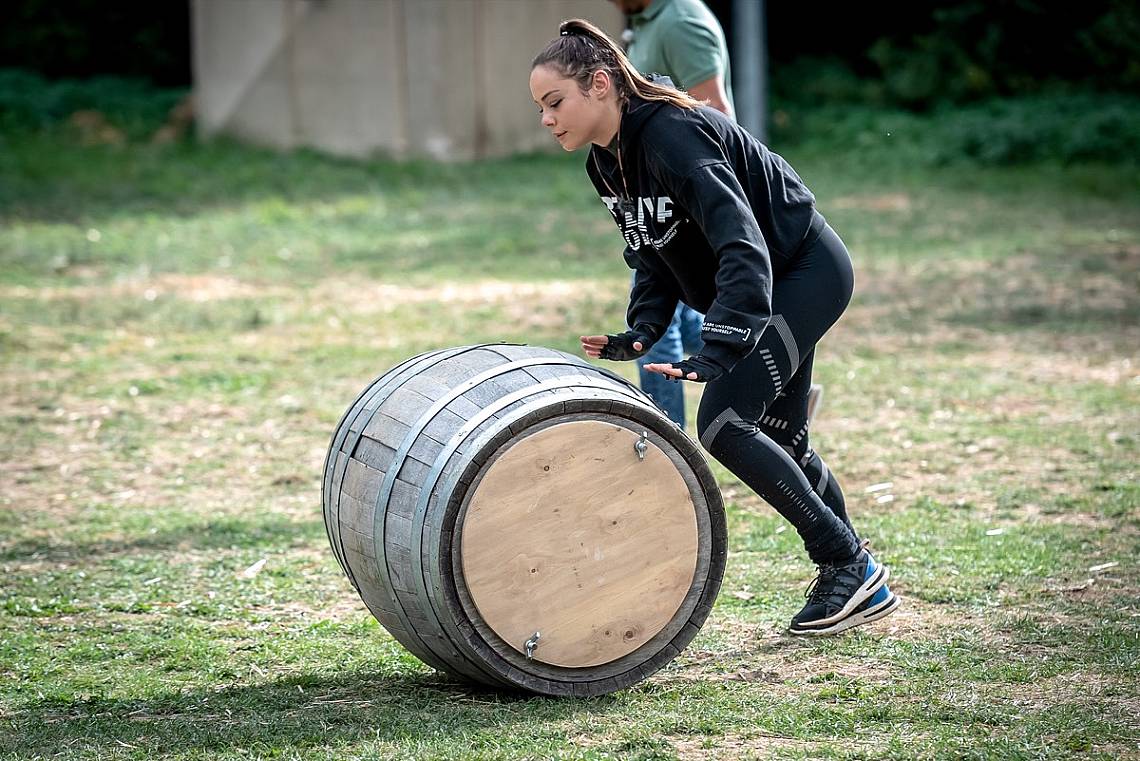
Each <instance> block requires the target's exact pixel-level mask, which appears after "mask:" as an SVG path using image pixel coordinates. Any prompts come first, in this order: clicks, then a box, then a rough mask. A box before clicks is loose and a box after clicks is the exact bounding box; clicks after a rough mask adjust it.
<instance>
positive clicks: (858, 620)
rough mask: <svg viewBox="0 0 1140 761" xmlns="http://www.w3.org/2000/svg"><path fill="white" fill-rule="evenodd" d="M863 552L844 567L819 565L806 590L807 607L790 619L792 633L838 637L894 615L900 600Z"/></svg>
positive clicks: (882, 569)
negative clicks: (842, 633)
mask: <svg viewBox="0 0 1140 761" xmlns="http://www.w3.org/2000/svg"><path fill="white" fill-rule="evenodd" d="M890 575H891V574H890V571H889V570H887V567H886V566H883V565H879V564H878V563H877V562H875V558H874V557H873V556H872V555H871V553H870V552H868V551H867V550H866V549H862V550H860V552H859V554H858V555H857V556H856V558H855V560H853V561H852V562H850V563H847V564H845V565H825V566H820V568H819V575H818V576H816V577H815V581H813V582H812V585H811V586H810V587H808V590H807V592H806V594H805V595H804V596H805V597H807V604H806V605H805V606H804V607H803V610H801V611H800V612H799V613H797V614H796V616H795V617H794V618H793V619H792V625H791V626H790V627H789V629H790V630H791V632H792V634H837V633H839V632H841V631H844V630H845V629H850V628H851V627H853V626H859V625H860V624H866V623H870V622H871V621H875V620H878V619H880V618H882V617H883V616H886V615H888V614H890V613H891V612H893V611H894V610H895V608H897V607H898V606H899V599H898V597H896V596H895V595H893V594H891V591H890V590H889V589H887V587H886V582H887V578H888V577H889V576H890Z"/></svg>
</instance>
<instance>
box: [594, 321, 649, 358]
mask: <svg viewBox="0 0 1140 761" xmlns="http://www.w3.org/2000/svg"><path fill="white" fill-rule="evenodd" d="M606 338H607V339H608V341H607V342H606V345H605V346H603V347H602V353H601V357H602V359H612V360H614V361H615V362H625V361H627V360H630V359H637V358H638V357H643V356H645V352H647V351H649V347H651V346H653V339H652V338H650V337H649V334H648V333H646V332H644V331H641V330H636V329H635V330H627V331H625V332H624V333H611V334H609V335H607V336H606ZM637 341H640V342H641V349H635V348H633V344H634V343H635V342H637Z"/></svg>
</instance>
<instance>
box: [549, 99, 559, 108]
mask: <svg viewBox="0 0 1140 761" xmlns="http://www.w3.org/2000/svg"><path fill="white" fill-rule="evenodd" d="M561 103H562V101H560V100H556V101H554V102H553V103H551V104H550V107H551V108H558V106H559V104H561Z"/></svg>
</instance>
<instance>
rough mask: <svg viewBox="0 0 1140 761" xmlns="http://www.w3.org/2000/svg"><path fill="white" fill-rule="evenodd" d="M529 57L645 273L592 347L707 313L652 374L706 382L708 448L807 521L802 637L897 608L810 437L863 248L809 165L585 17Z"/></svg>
mask: <svg viewBox="0 0 1140 761" xmlns="http://www.w3.org/2000/svg"><path fill="white" fill-rule="evenodd" d="M559 31H560V34H559V36H558V37H557V38H555V39H554V40H553V41H551V42H550V44H549V45H547V47H546V48H545V49H544V50H543V51H542V52H541V53H539V54H538V56H537V57H535V59H534V61H533V63H532V64H531V74H530V90H531V96H532V97H533V98H534V101H535V102H536V103H537V104H538V106H539V110H540V112H541V116H542V124H543V126H544V127H546V128H547V129H549V130H550V131H551V133H552V134H553V135H554V138H555V139H556V140H557V141H558V142H559V143H560V144H561V145H562V147H563V148H564V149H566V150H567V151H572V150H576V149H578V148H581V147H584V146H590V154H589V156H588V158H587V161H586V170H587V174H588V175H589V176H590V179H591V180H592V181H593V183H594V187H595V188H596V189H597V191H598V194H599V195H600V196H601V199H602V201H603V202H604V203H605V205H606V206H607V208H609V210H610V212H611V213H612V214H613V216H614V220H615V221H616V222H617V224H618V227H619V228H620V229H621V231H622V235H623V237H624V238H625V242H626V248H625V260H626V263H627V264H629V266H630V268H631V269H633V270H634V286H633V290H632V293H631V295H630V304H629V310H628V313H627V318H628V324H629V325H631V326H633V327H632V329H631V330H628V331H625V332H624V333H616V334H611V335H605V336H583V337H582V339H581V340H582V349H583V350H584V351H585V353H586V354H587V355H588V356H590V357H594V358H601V359H610V360H632V359H636V358H637V357H639V356H642V355H643V354H644V353H645V352H646V351H647V350H648V349H649V347H650V346H652V345H653V342H654V341H655V340H657V339H658V338H659V337H660V335H661V333H662V331H663V330H664V329H665V327H666V326H667V325H668V324H669V320H670V318H671V317H672V315H673V311H674V308H675V307H676V305H677V302H678V301H682V302H684V303H686V304H688V305H689V306H691V307H692V308H693V309H696V310H697V311H699V312H704V313H705V315H706V317H705V322H704V324H703V326H702V329H701V338H702V340H703V341H704V346H703V348H702V349H701V351H700V353H698V354H696V355H694V356H692V357H690V358H689V359H686V360H684V361H683V362H679V363H676V364H651V365H647V366H646V369H647V370H650V371H652V372H656V373H660V374H662V375H664V376H666V377H668V378H671V379H684V380H688V381H694V382H700V383H706V384H708V385H707V387H706V389H705V393H704V396H703V399H702V401H701V406H700V410H699V412H698V415H697V431H698V433H699V435H700V439H701V443H702V444H703V445H704V447H705V449H707V450H708V452H709V453H710V454H711V455H713V456H714V457H716V458H717V459H718V460H719V461H720V462H722V463H723V464H724V465H725V466H726V467H727V468H728V469H729V470H731V471H732V472H733V473H735V474H736V475H737V476H738V477H739V478H740V479H741V480H742V481H744V482H745V483H746V484H748V486H749V487H751V488H752V489H754V490H755V491H756V492H757V493H758V494H759V495H760V496H761V497H763V498H764V499H765V500H766V501H768V502H769V503H770V504H772V505H773V506H774V507H775V508H776V510H777V511H779V513H780V514H781V515H782V516H783V517H784V518H786V519H787V520H788V521H789V522H791V524H792V525H793V526H794V527H795V528H796V530H797V531H798V532H799V534H800V537H801V538H802V539H803V541H804V545H805V547H806V549H807V552H808V555H809V556H810V557H811V559H812V561H813V562H815V563H816V564H817V565H818V566H819V575H818V576H817V577H816V579H815V581H814V582H813V583H812V585H811V586H810V587H809V588H808V592H807V594H806V597H807V604H806V605H805V606H804V607H803V609H802V610H801V611H800V612H799V613H797V614H796V615H795V616H794V617H793V618H792V623H791V627H790V629H791V631H792V632H793V633H794V634H832V633H836V632H840V631H843V630H845V629H848V628H850V627H852V626H858V625H860V624H865V623H869V622H870V621H874V620H876V619H879V618H882V617H883V616H885V615H887V614H888V613H890V612H891V611H893V610H894V609H895V608H896V607H898V605H899V600H898V598H897V597H896V596H895V595H893V594H891V592H890V590H889V589H888V588H887V586H886V580H887V577H888V575H889V574H888V571H887V569H886V567H884V566H882V565H880V564H879V563H877V562H876V561H875V559H874V558H873V557H872V556H871V553H870V552H869V551H868V550H867V548H866V545H865V543H861V542H860V541H859V539H858V537H857V536H856V535H855V531H854V529H853V528H852V526H851V522H850V520H849V519H848V517H847V510H846V506H845V504H844V500H843V492H842V491H841V490H840V488H839V484H838V483H837V482H836V480H835V478H834V476H832V475H831V474H830V472H829V471H828V469H827V466H826V465H825V464H824V462H823V460H822V459H820V457H819V455H818V454H816V453H815V452H814V451H813V450H812V449H811V447H810V445H809V444H808V424H807V396H808V389H809V388H810V386H811V370H812V362H813V359H814V356H815V354H814V350H815V345H816V343H818V341H819V340H820V338H822V336H823V334H824V333H825V332H826V331H827V329H828V328H830V327H831V325H832V324H834V323H835V321H836V320H837V319H838V318H839V315H840V314H841V313H842V312H843V310H844V309H845V308H846V306H847V303H848V301H849V300H850V298H851V290H852V282H853V281H852V272H851V260H850V257H849V256H848V253H847V249H846V248H845V247H844V245H843V242H842V241H841V240H840V239H839V237H838V236H837V235H836V234H835V232H834V231H833V230H832V229H831V228H830V227H829V226H828V225H827V223H826V222H825V221H824V219H823V217H822V216H821V215H820V214H819V213H818V212H817V211H816V210H815V198H814V196H812V194H811V192H810V191H809V190H808V189H807V188H806V187H805V186H804V184H803V182H802V181H801V180H800V178H799V176H798V175H797V174H796V173H795V171H794V170H793V169H792V168H791V167H790V166H789V165H788V164H787V162H785V161H784V160H783V159H782V158H780V157H779V156H777V155H776V154H774V153H772V152H770V151H769V150H768V149H767V148H766V147H765V146H763V145H762V144H761V143H760V142H758V141H757V140H756V139H755V138H753V137H752V136H751V135H749V134H748V133H747V132H746V131H744V130H743V129H742V128H740V127H739V126H737V125H736V124H735V123H734V122H733V121H732V120H731V119H729V118H728V117H726V116H724V115H723V114H721V113H720V112H718V111H716V110H714V109H712V108H708V107H705V106H702V105H701V104H700V103H698V102H697V101H695V100H693V99H692V98H690V97H689V96H688V95H686V94H684V93H682V92H679V91H677V90H675V89H673V88H672V87H669V86H667V85H666V84H664V83H661V82H657V81H649V80H648V79H646V78H645V77H643V76H641V75H640V74H638V73H637V71H636V70H635V69H634V68H633V67H632V66H631V65H630V63H629V61H628V60H627V59H626V58H625V56H624V54H623V53H622V52H621V50H620V49H619V48H618V47H617V46H616V45H615V44H614V43H613V42H612V41H611V40H610V39H609V38H608V37H607V36H606V35H605V34H604V33H603V32H602V31H601V30H600V29H598V28H597V27H595V26H594V25H592V24H590V23H589V22H587V21H582V20H579V19H575V20H571V21H565V22H563V23H562V25H561V27H560V29H559Z"/></svg>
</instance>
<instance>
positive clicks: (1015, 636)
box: [0, 129, 1140, 759]
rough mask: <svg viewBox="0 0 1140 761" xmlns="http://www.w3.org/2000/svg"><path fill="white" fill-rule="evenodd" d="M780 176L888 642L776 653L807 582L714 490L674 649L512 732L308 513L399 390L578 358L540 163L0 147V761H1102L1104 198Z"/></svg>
mask: <svg viewBox="0 0 1140 761" xmlns="http://www.w3.org/2000/svg"><path fill="white" fill-rule="evenodd" d="M818 148H819V146H818V145H816V146H814V147H813V144H811V143H804V144H803V145H801V146H798V147H794V148H792V149H790V150H789V151H787V155H788V157H789V158H790V159H791V160H792V162H793V164H794V165H795V166H796V167H797V169H798V170H799V171H800V172H801V174H802V175H803V176H804V177H805V178H806V179H807V181H808V182H809V184H810V185H811V186H812V187H813V189H814V190H815V191H816V193H817V195H818V197H819V204H820V208H821V210H822V211H823V212H824V213H825V214H826V215H827V216H828V218H829V219H830V220H831V221H832V223H833V225H834V226H835V227H836V228H837V229H838V230H839V231H840V233H841V234H842V235H843V236H844V239H845V240H846V241H847V242H848V244H849V245H850V248H851V250H852V252H853V254H854V256H855V259H856V266H857V278H858V285H857V294H856V298H855V301H854V302H853V305H852V307H851V309H850V310H849V312H848V314H847V315H846V316H845V317H844V319H843V321H842V322H841V323H840V324H839V325H838V326H837V327H836V328H835V329H834V331H833V332H832V333H831V334H830V335H829V336H828V337H827V338H826V340H825V341H824V344H823V347H822V349H821V351H820V356H819V359H818V360H817V362H816V367H817V374H818V376H819V379H820V380H821V382H823V383H824V385H825V387H826V400H825V406H824V408H823V413H822V416H821V419H820V420H819V421H818V425H817V429H818V430H817V431H816V432H815V433H814V442H815V445H816V448H817V449H819V450H820V451H821V453H822V454H823V455H824V456H825V457H826V458H827V459H828V462H829V464H830V465H831V468H832V470H833V471H835V472H836V473H837V474H839V476H840V478H841V479H842V480H843V483H844V486H845V489H846V491H847V498H848V504H849V507H850V509H851V512H852V514H853V516H854V519H855V521H856V524H857V526H858V527H859V528H860V530H861V532H862V533H863V534H864V535H866V536H867V537H870V538H871V539H872V540H873V542H874V546H875V548H876V550H877V551H878V552H879V554H880V555H881V557H882V558H883V559H884V560H886V562H888V563H889V564H890V565H891V567H892V569H893V573H894V576H893V580H892V589H894V590H895V591H897V592H899V593H900V594H902V595H903V597H904V598H905V603H904V607H903V608H902V609H900V610H899V612H897V613H896V614H895V615H894V616H892V617H891V618H889V619H886V620H885V621H883V622H881V623H879V624H876V625H873V626H870V627H866V628H865V629H862V630H859V631H856V632H852V633H850V634H848V635H845V636H842V637H838V638H834V639H828V640H824V641H801V640H799V639H793V638H791V637H789V636H788V635H786V634H785V633H784V626H785V625H786V623H787V621H788V619H789V618H790V616H791V615H792V614H793V613H794V612H795V611H796V610H797V609H798V606H799V604H800V601H801V599H802V598H801V595H802V591H803V589H804V588H805V586H806V585H807V583H808V581H809V580H810V578H811V575H812V569H811V568H810V566H809V564H808V563H807V561H806V559H805V557H804V554H803V551H802V547H801V546H800V543H799V541H798V539H797V538H796V536H795V533H794V531H792V530H790V529H787V528H785V526H784V525H783V522H782V520H781V519H779V518H778V517H777V516H776V515H775V514H774V512H773V511H772V510H771V509H770V508H768V507H767V506H766V505H764V504H763V503H762V502H761V501H760V500H759V499H758V498H756V497H755V496H754V495H752V494H750V493H749V492H748V491H747V490H746V489H745V488H744V487H742V486H741V485H740V484H739V483H738V482H736V481H735V480H734V479H733V478H732V477H731V476H729V475H728V474H727V472H726V471H724V470H723V469H722V468H720V466H715V470H716V472H717V474H718V478H719V480H720V482H721V485H722V488H723V490H724V493H725V496H726V501H727V503H728V511H729V531H730V549H731V554H730V557H729V562H728V570H727V574H726V577H725V583H724V590H723V592H722V594H721V597H720V599H719V600H718V603H717V606H716V608H715V609H714V610H713V612H712V615H711V616H710V618H709V620H708V622H707V623H706V625H705V627H704V629H703V630H702V632H701V634H700V635H699V636H698V637H697V639H696V640H695V641H694V642H693V644H692V645H691V646H690V647H689V648H688V649H687V650H686V651H685V652H684V653H682V655H681V656H680V657H679V658H678V659H677V660H676V661H675V662H674V663H672V664H671V665H670V666H669V667H667V668H666V669H665V670H663V671H662V672H660V673H659V674H657V675H656V676H654V677H652V678H651V679H650V680H648V681H646V682H644V683H642V684H639V685H637V686H635V687H634V688H632V689H630V690H626V691H624V692H621V693H618V694H614V695H610V696H606V697H602V698H596V699H591V700H545V699H534V698H523V697H519V696H509V695H500V694H496V693H493V692H488V691H485V690H482V689H478V688H473V687H471V686H467V685H463V684H460V683H457V682H455V681H453V680H452V679H450V678H448V677H446V676H443V675H440V674H437V673H435V672H433V671H431V670H430V669H428V668H427V667H425V666H423V665H422V664H420V663H419V662H418V661H416V660H415V659H414V658H412V657H411V656H410V655H408V654H407V653H406V652H404V651H403V650H402V649H401V648H400V647H399V646H398V645H396V644H395V642H394V641H393V640H392V639H391V638H390V637H389V636H388V635H387V634H386V633H385V632H384V631H383V630H382V629H381V628H380V627H379V625H378V624H377V623H376V622H375V621H374V620H373V619H372V618H371V616H369V615H368V613H367V611H366V610H365V609H364V607H363V605H362V603H360V601H359V600H358V599H357V598H356V597H355V596H354V594H353V593H352V591H351V588H350V586H349V584H348V582H347V581H346V580H345V579H344V578H343V576H342V574H341V572H340V570H339V568H338V567H337V565H336V563H335V561H334V560H333V559H332V556H331V552H330V551H329V549H328V547H327V540H326V538H325V533H324V528H323V526H322V524H321V520H320V510H319V488H320V484H319V479H320V468H321V464H322V461H323V457H324V453H325V447H326V446H327V443H328V438H329V436H330V435H331V433H332V429H333V427H334V426H335V424H336V422H337V420H338V419H339V416H340V414H341V413H342V412H343V411H344V408H345V407H346V406H347V405H348V403H349V402H350V401H351V400H352V399H353V398H354V396H355V394H356V393H357V392H358V391H359V390H360V389H361V388H363V387H364V385H365V384H366V383H367V382H368V381H369V380H370V379H371V378H372V377H374V376H375V375H377V374H379V373H380V372H382V371H383V370H385V369H386V368H387V367H389V366H391V365H392V364H394V363H395V362H397V361H399V360H401V359H403V358H404V357H407V356H409V355H412V354H414V353H417V352H420V351H423V350H426V349H428V348H432V347H439V346H446V345H458V344H463V343H471V342H477V341H486V340H508V341H523V342H528V343H536V344H544V345H549V346H554V347H557V348H562V349H567V350H573V349H574V348H575V346H576V340H575V338H576V336H578V335H579V334H580V333H581V332H583V331H587V332H593V331H598V330H601V331H608V330H614V329H617V328H618V327H620V324H621V319H622V312H623V307H624V296H625V292H626V288H627V284H628V279H627V278H628V274H627V273H626V271H625V270H624V266H623V264H622V262H621V258H620V255H619V253H620V238H619V237H618V236H617V235H616V234H615V231H614V230H613V229H612V225H611V223H610V222H609V220H608V216H607V215H606V214H605V212H604V210H603V209H602V207H601V205H600V204H599V203H598V202H597V200H596V198H594V197H593V196H592V193H591V191H590V189H589V186H588V183H587V181H586V179H585V177H584V175H583V172H582V168H581V157H580V156H575V157H570V158H565V157H546V156H532V157H522V158H516V159H510V160H502V161H487V162H480V163H475V164H464V165H437V164H430V163H409V164H393V163H386V162H380V161H377V162H371V163H363V164H352V163H346V162H340V161H334V160H330V159H325V158H321V157H319V156H316V155H312V154H304V153H302V154H298V155H292V156H282V155H278V154H274V153H269V152H261V151H255V150H250V149H247V148H242V147H239V146H236V145H232V144H228V143H215V144H210V145H204V146H198V145H193V144H188V143H178V144H174V145H167V146H153V145H148V144H143V143H128V144H126V145H122V146H98V145H96V146H85V145H82V144H80V143H79V142H78V141H77V140H75V139H73V138H72V137H70V136H69V135H68V134H67V133H66V131H65V130H62V129H51V130H47V131H45V132H41V133H39V134H29V133H12V134H4V135H0V392H2V397H0V398H2V399H3V401H2V402H0V437H2V442H3V444H2V445H3V453H4V458H3V466H2V470H0V478H2V483H3V488H2V490H0V572H2V574H3V576H2V578H3V584H2V586H0V757H3V758H13V759H17V758H19V759H23V758H40V757H42V758H47V757H53V758H54V757H60V758H75V759H78V758H99V759H104V758H146V759H150V758H171V759H193V758H233V759H237V758H251V757H253V758H302V757H303V758H328V759H344V758H375V757H390V758H413V757H414V758H456V757H474V758H579V759H591V758H598V759H600V758H621V759H629V758H633V759H658V758H677V757H681V758H702V757H717V758H734V759H735V758H749V757H781V758H819V757H824V758H883V757H890V758H944V757H966V758H986V757H994V758H1070V757H1074V756H1076V757H1087V758H1119V757H1140V721H1138V720H1137V718H1136V717H1137V715H1138V714H1140V686H1138V685H1140V679H1138V676H1140V606H1138V605H1137V599H1138V598H1140V569H1138V566H1137V563H1136V556H1137V552H1138V550H1140V509H1138V508H1140V493H1138V492H1140V489H1138V487H1137V468H1136V462H1137V450H1138V446H1140V414H1138V413H1137V410H1138V409H1140V376H1138V374H1137V373H1138V370H1137V368H1138V367H1140V353H1138V351H1137V347H1140V183H1138V181H1137V177H1136V174H1135V172H1134V171H1133V170H1131V169H1128V168H1127V167H1119V168H1117V167H1112V166H1104V165H1090V164H1083V165H1074V166H1069V167H1061V166H1054V165H1048V164H1039V165H1031V166H1024V167H1020V168H1004V169H994V168H989V169H986V168H977V167H963V166H949V167H945V168H942V169H934V168H930V167H929V166H926V165H922V164H909V163H907V162H902V161H895V160H884V161H882V162H880V165H881V169H876V168H875V161H874V155H875V154H874V152H873V151H872V152H871V153H866V152H864V153H863V154H860V155H855V156H852V155H846V154H836V153H830V152H826V151H823V150H819V149H818ZM874 150H875V151H879V154H878V155H880V156H883V157H884V159H887V158H889V157H888V156H886V154H885V153H883V152H884V151H889V146H887V147H883V146H879V147H874ZM619 369H620V370H621V371H622V372H624V373H626V375H627V376H628V377H632V375H631V373H630V369H631V368H629V367H627V366H623V367H621V368H619ZM687 392H688V393H689V394H690V400H691V401H693V402H695V401H696V398H697V394H698V393H699V389H698V388H696V387H695V386H694V387H690V388H689V389H688V390H687ZM692 406H693V405H690V408H692ZM884 482H891V486H890V487H889V488H888V489H885V490H881V491H875V492H868V491H867V488H868V487H869V486H871V485H872V484H878V483H884ZM887 495H889V496H890V497H892V498H893V499H892V500H890V501H882V502H879V501H878V498H880V497H883V496H887ZM262 559H264V560H265V561H266V562H265V565H264V567H263V569H262V570H261V572H260V573H258V574H256V575H255V576H253V577H252V578H246V577H245V576H243V575H242V571H243V570H245V569H247V568H249V567H250V566H251V565H253V564H254V563H256V562H257V561H259V560H262ZM1111 563H1116V565H1107V564H1111ZM1092 569H1096V570H1092Z"/></svg>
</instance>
